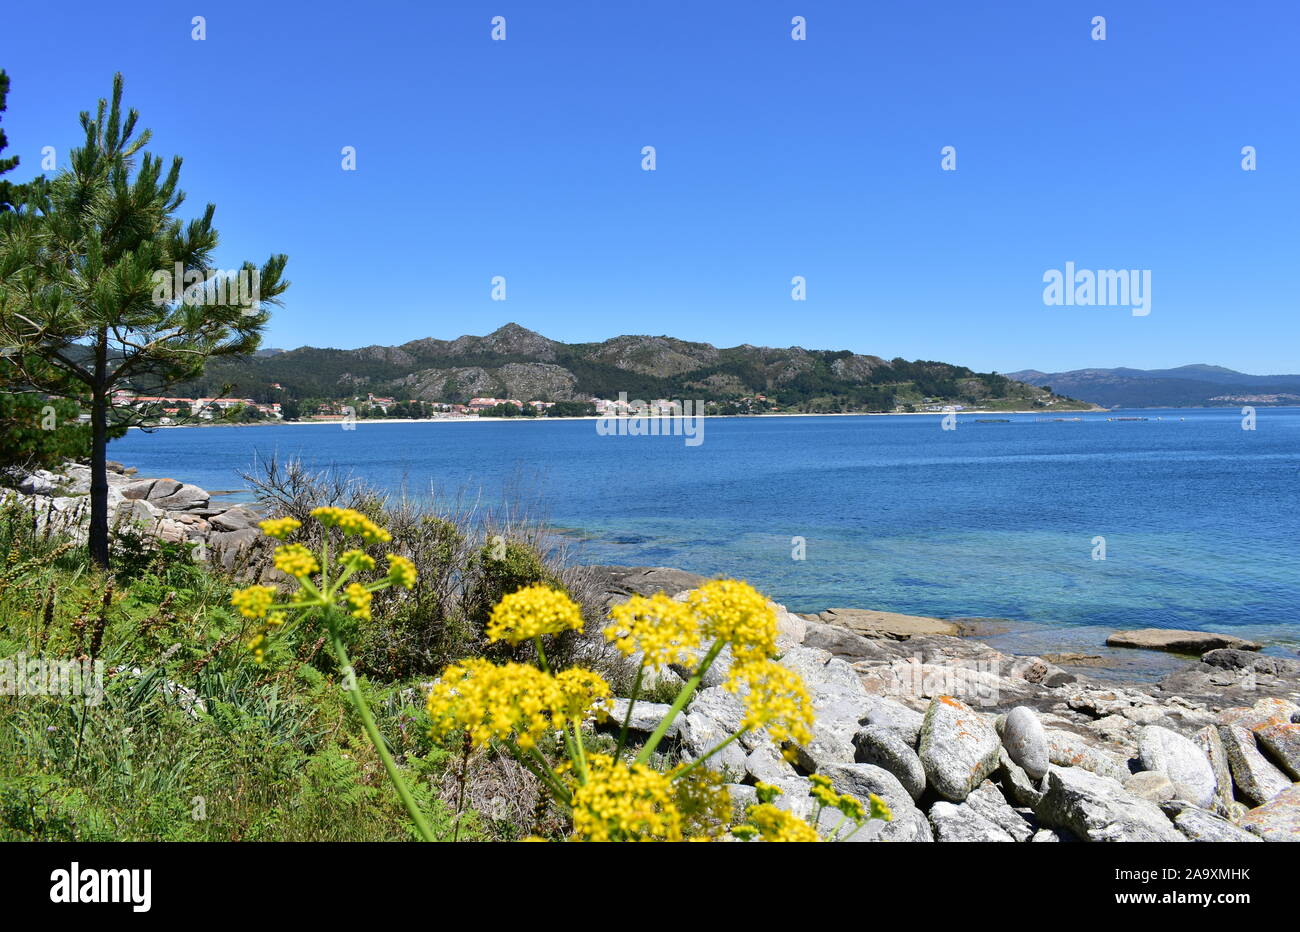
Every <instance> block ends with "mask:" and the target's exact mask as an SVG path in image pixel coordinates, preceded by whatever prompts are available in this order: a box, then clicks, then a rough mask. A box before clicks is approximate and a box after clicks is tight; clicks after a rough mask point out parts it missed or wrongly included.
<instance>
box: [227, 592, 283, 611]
mask: <svg viewBox="0 0 1300 932" xmlns="http://www.w3.org/2000/svg"><path fill="white" fill-rule="evenodd" d="M274 598H275V587H274V586H249V587H248V588H246V589H236V590H235V591H234V592H233V593H232V594H231V596H230V602H231V604H232V605H234V606H235V608H237V609H239V614H241V615H243V616H244V617H245V618H263V617H265V616H266V613H267V610H268V609H270V607H271V602H272V600H273V599H274Z"/></svg>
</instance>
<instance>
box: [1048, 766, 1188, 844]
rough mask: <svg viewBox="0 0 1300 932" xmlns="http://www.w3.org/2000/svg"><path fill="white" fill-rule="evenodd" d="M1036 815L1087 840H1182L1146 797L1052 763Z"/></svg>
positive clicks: (1100, 778)
mask: <svg viewBox="0 0 1300 932" xmlns="http://www.w3.org/2000/svg"><path fill="white" fill-rule="evenodd" d="M1034 814H1035V815H1036V816H1037V817H1038V819H1039V821H1041V822H1042V823H1043V824H1045V825H1048V826H1052V827H1054V828H1064V829H1068V830H1069V831H1070V832H1072V833H1073V834H1075V835H1077V836H1079V837H1080V838H1083V839H1085V840H1086V841H1186V840H1187V839H1186V836H1184V835H1183V834H1182V832H1180V831H1178V830H1177V829H1176V828H1174V826H1173V824H1172V823H1171V822H1170V821H1169V819H1167V818H1166V817H1165V814H1164V813H1163V812H1161V811H1160V807H1159V806H1157V805H1156V804H1155V803H1153V802H1150V801H1149V800H1145V799H1139V798H1138V797H1136V796H1133V795H1132V794H1131V793H1129V792H1127V791H1126V790H1125V789H1124V787H1122V786H1121V785H1120V784H1119V783H1118V782H1116V781H1115V780H1112V779H1110V778H1109V777H1103V776H1100V775H1099V774H1095V773H1092V772H1091V771H1088V770H1083V769H1081V768H1079V767H1053V768H1051V770H1049V771H1048V774H1047V792H1046V793H1045V794H1044V795H1043V798H1042V800H1041V801H1040V802H1039V804H1038V806H1037V808H1036V809H1035V810H1034Z"/></svg>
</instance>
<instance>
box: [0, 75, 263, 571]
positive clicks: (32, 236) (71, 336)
mask: <svg viewBox="0 0 1300 932" xmlns="http://www.w3.org/2000/svg"><path fill="white" fill-rule="evenodd" d="M121 104H122V76H121V75H120V74H119V75H116V76H115V77H114V79H113V93H112V98H111V102H109V101H105V100H100V101H99V107H98V110H97V112H96V115H95V116H94V117H92V116H91V115H90V114H89V113H86V112H83V113H82V114H81V125H82V128H83V130H84V131H85V144H84V145H83V146H81V147H80V148H78V149H74V150H73V151H72V152H71V153H70V156H69V162H68V167H67V168H65V169H64V170H63V171H62V172H60V173H59V174H58V176H56V177H55V178H53V179H52V180H50V181H48V182H47V183H45V184H42V185H39V186H33V188H32V189H31V190H29V191H28V192H27V193H26V196H25V207H24V209H23V210H22V211H18V212H10V213H6V214H0V344H3V345H6V346H9V347H12V348H14V350H16V352H14V354H13V355H11V356H10V362H11V363H12V364H13V365H14V366H15V368H16V369H17V370H18V372H19V373H20V375H21V377H22V378H23V379H24V380H25V381H26V383H27V384H28V386H29V387H31V388H33V389H36V390H39V391H44V392H48V393H50V394H53V395H59V396H63V397H70V398H78V397H82V398H86V399H87V401H88V403H89V406H90V423H91V434H92V443H91V447H92V449H91V485H90V505H91V509H90V528H89V548H90V555H91V558H92V559H93V560H94V561H95V562H96V563H97V564H99V565H100V566H103V567H107V566H108V562H109V541H108V478H107V470H106V447H107V442H108V439H109V435H110V432H111V431H112V430H113V429H114V428H115V427H118V428H120V426H121V424H123V423H125V422H127V421H128V420H129V419H130V418H132V417H133V416H134V412H133V411H132V410H131V409H130V408H129V407H116V406H115V405H114V402H113V394H114V392H115V391H116V390H118V389H132V390H135V391H147V392H150V393H153V394H157V393H161V392H162V391H163V390H165V389H166V388H167V387H168V386H170V385H174V384H176V383H177V382H182V381H186V380H188V379H193V378H196V377H198V376H199V375H200V374H201V373H202V371H203V367H204V364H205V363H206V361H207V360H208V359H210V358H213V357H217V356H230V355H242V354H248V353H252V352H254V351H255V350H256V349H257V347H258V345H259V342H260V340H261V330H262V328H263V327H264V326H265V324H266V321H267V320H268V318H269V315H268V313H267V310H266V306H267V305H278V304H279V303H280V300H279V296H280V295H281V294H283V292H284V291H285V289H286V288H287V287H288V282H287V281H285V280H284V279H283V272H284V266H285V262H286V261H287V260H286V258H285V256H284V255H274V256H272V257H271V258H270V259H268V260H267V261H266V262H265V263H264V264H263V265H262V267H261V268H260V269H258V268H257V267H256V266H254V265H253V264H252V263H250V262H245V263H243V265H242V266H241V267H240V269H239V270H238V273H239V274H238V276H235V275H231V274H228V273H222V272H221V271H220V270H218V269H215V268H213V265H212V253H213V251H214V250H215V248H216V246H217V241H218V237H217V231H216V230H215V229H214V228H213V226H212V218H213V214H214V212H215V209H216V208H215V207H214V206H213V205H212V204H208V205H207V207H206V208H205V210H204V211H203V214H202V216H200V217H199V218H198V219H196V220H191V221H189V222H188V223H182V221H181V220H180V219H178V218H177V217H176V216H175V215H176V212H177V210H178V209H179V208H180V206H181V204H182V203H183V201H184V199H185V195H184V193H183V192H182V191H181V190H180V188H179V186H178V185H179V181H180V169H181V159H180V158H179V157H176V158H173V159H172V162H171V165H170V166H169V168H168V169H167V171H166V173H164V171H163V162H162V159H161V158H159V157H157V156H152V155H149V154H148V153H143V154H142V153H141V150H142V149H143V147H144V146H145V144H146V143H147V142H148V141H149V138H150V135H151V134H150V132H149V131H148V130H142V131H141V132H139V133H138V134H137V133H136V123H137V121H138V119H139V114H138V113H137V112H136V111H135V110H131V111H129V112H127V113H126V114H125V116H124V115H123V112H122V106H121ZM137 157H139V161H138V165H137Z"/></svg>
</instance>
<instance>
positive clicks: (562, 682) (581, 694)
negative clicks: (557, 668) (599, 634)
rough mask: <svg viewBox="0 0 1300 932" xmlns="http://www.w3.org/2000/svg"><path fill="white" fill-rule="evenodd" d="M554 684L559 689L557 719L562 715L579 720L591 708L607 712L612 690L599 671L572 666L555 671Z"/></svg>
mask: <svg viewBox="0 0 1300 932" xmlns="http://www.w3.org/2000/svg"><path fill="white" fill-rule="evenodd" d="M555 685H556V686H557V687H558V688H559V691H560V701H559V704H558V705H557V706H556V717H557V719H558V718H561V717H563V718H567V719H570V720H573V721H578V722H581V721H582V720H583V719H584V718H585V717H586V716H587V713H588V712H590V711H592V710H593V709H594V710H596V711H597V712H600V713H602V714H608V711H609V699H610V697H611V696H612V695H613V694H614V691H613V690H612V689H610V686H609V683H607V682H605V678H604V677H602V676H601V675H600V674H599V673H593V672H592V671H591V670H583V669H581V668H579V667H574V668H573V669H571V670H565V671H564V672H562V673H557V674H556V675H555Z"/></svg>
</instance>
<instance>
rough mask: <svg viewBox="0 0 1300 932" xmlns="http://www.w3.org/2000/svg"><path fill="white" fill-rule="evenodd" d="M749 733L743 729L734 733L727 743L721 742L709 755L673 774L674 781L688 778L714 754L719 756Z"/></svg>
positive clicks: (701, 756)
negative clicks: (688, 775) (732, 743)
mask: <svg viewBox="0 0 1300 932" xmlns="http://www.w3.org/2000/svg"><path fill="white" fill-rule="evenodd" d="M747 731H749V729H748V728H741V729H740V730H738V731H736V732H734V733H733V734H732V735H731V737H729V738H727V739H726V740H725V741H719V742H718V743H717V744H715V745H714V746H713V747H712V748H710V749H709V752H708V753H707V754H701V755H700V756H699V757H697V758H695V760H693V761H691V762H690V763H689V764H687V765H686V766H685V767H682V768H681V769H679V770H677V771H675V772H674V773H673V779H674V780H680V779H681V778H682V777H684V776H686V775H687V774H688V773H690V772H691V771H692V770H694V769H695V768H696V767H698V766H699V765H700V764H702V763H704V762H705V761H706V760H708V759H709V758H710V757H712V756H713V755H714V754H717V753H718V752H719V751H721V750H722V749H723V748H725V747H726V746H727V745H729V744H730V743H731V742H733V741H735V740H736V739H737V738H739V737H740V736H741V735H743V734H744V733H745V732H747Z"/></svg>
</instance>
